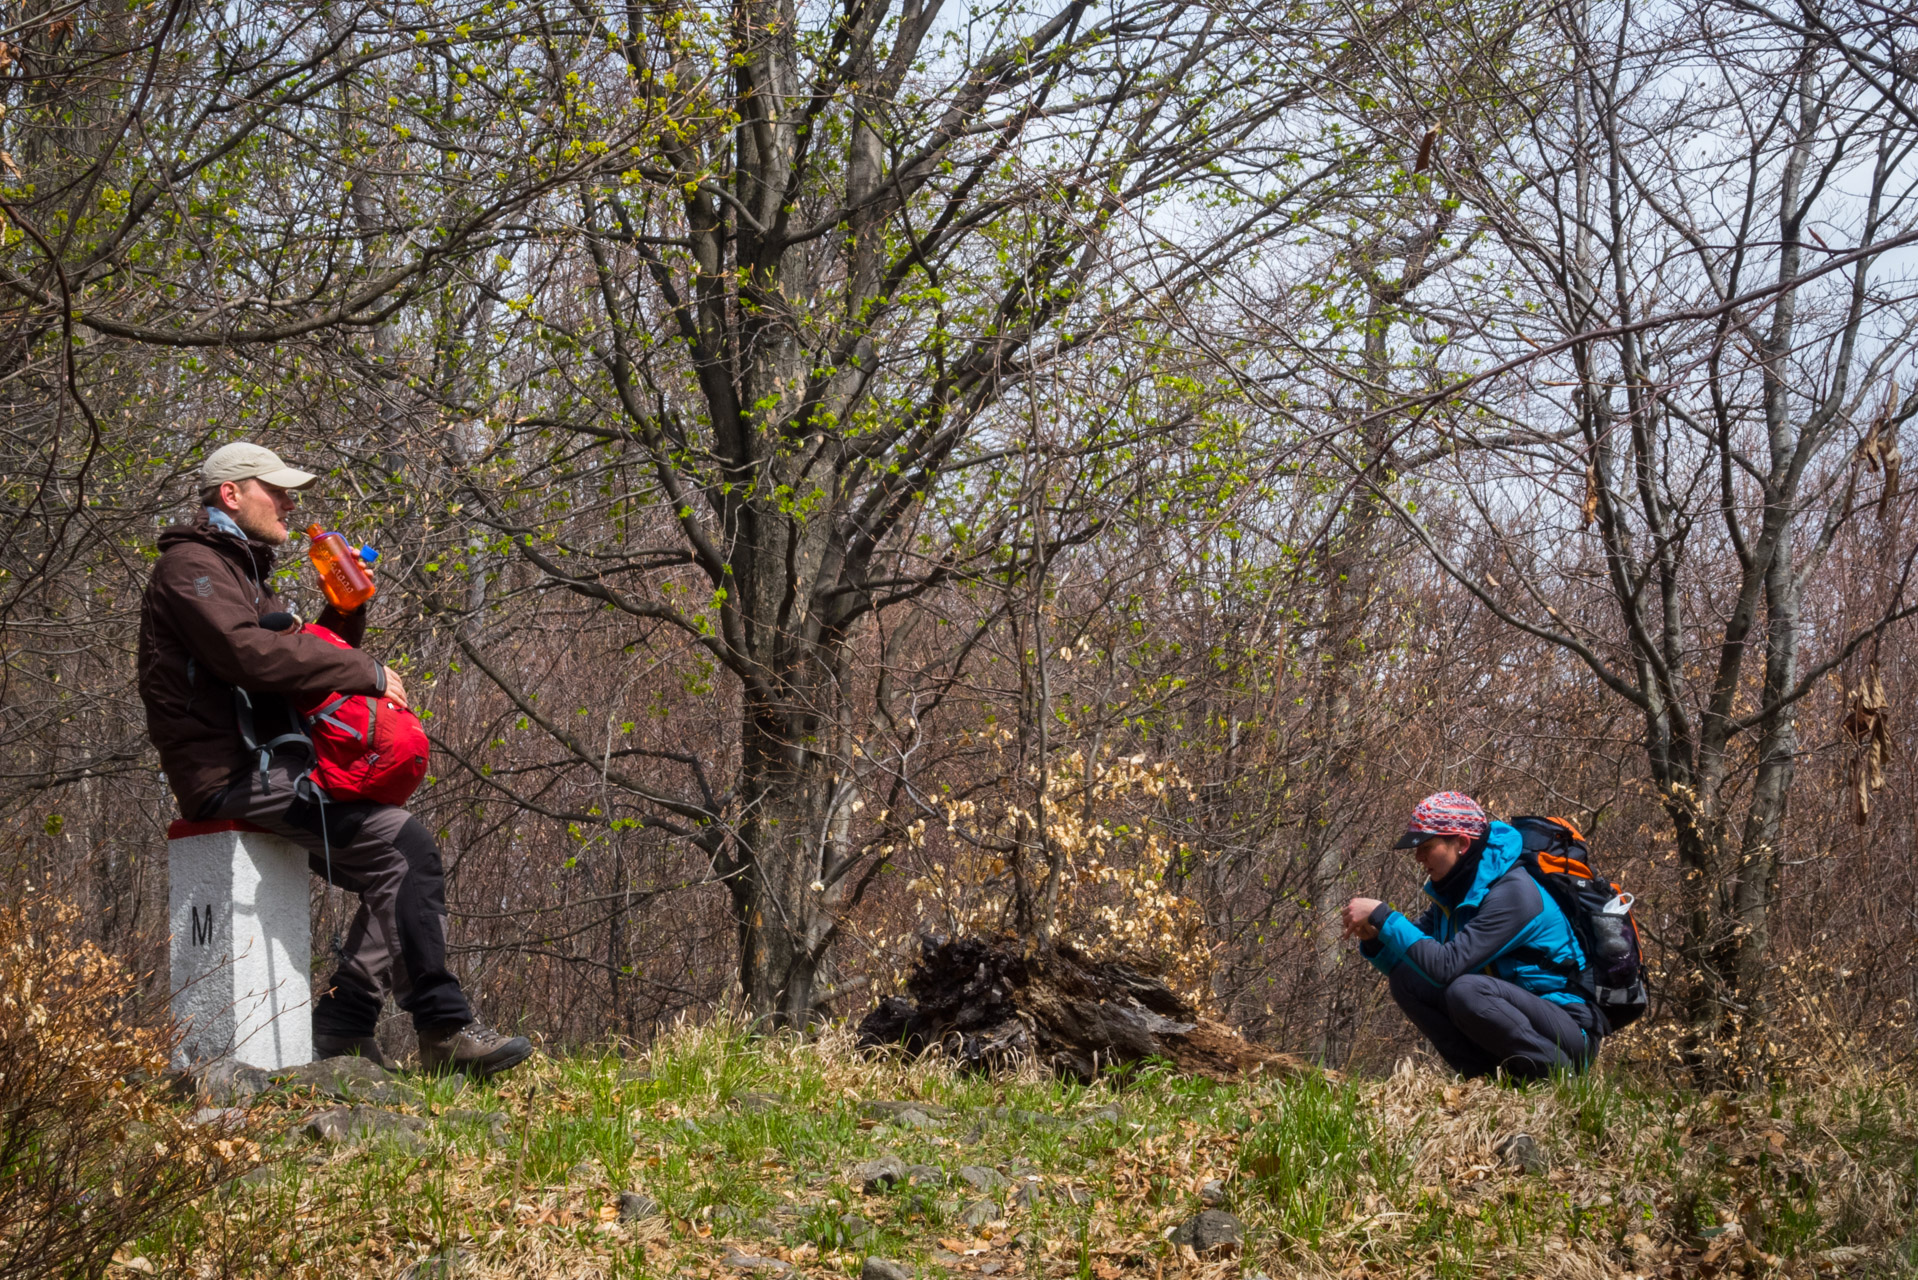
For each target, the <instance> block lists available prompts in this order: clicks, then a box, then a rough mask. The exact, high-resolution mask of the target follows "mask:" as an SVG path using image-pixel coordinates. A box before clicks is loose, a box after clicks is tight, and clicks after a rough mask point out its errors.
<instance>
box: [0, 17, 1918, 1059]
mask: <svg viewBox="0 0 1918 1280" xmlns="http://www.w3.org/2000/svg"><path fill="white" fill-rule="evenodd" d="M0 21H3V22H4V30H0V42H3V43H0V103H3V104H4V108H5V113H4V116H3V117H0V219H3V220H4V227H3V228H0V286H4V293H0V311H3V312H4V315H3V316H0V333H4V346H3V347H0V398H3V399H4V414H3V416H0V456H3V457H4V462H3V463H0V477H3V479H0V659H3V663H4V665H0V680H3V681H4V684H0V830H4V832H5V835H4V845H3V846H0V847H3V848H4V850H5V855H4V858H3V859H0V862H3V863H4V866H5V875H6V876H7V877H8V878H9V881H10V885H9V887H10V888H13V889H17V888H18V887H20V886H24V885H26V884H33V885H35V886H42V887H46V886H51V887H54V888H56V889H57V890H59V891H61V892H63V893H65V894H67V895H69V896H71V897H73V898H74V899H75V900H77V901H79V902H80V903H82V904H83V905H84V907H85V909H86V911H87V912H88V913H89V919H90V920H91V922H92V927H93V928H94V929H95V930H96V931H97V935H98V938H99V940H100V941H101V942H103V943H104V944H105V945H107V946H108V947H110V948H112V949H114V950H116V951H120V952H123V953H126V954H129V955H132V956H134V957H136V958H137V959H138V960H139V961H140V962H141V963H142V964H143V966H144V967H146V968H147V969H149V970H152V971H153V972H154V973H155V975H156V976H155V979H154V981H155V982H156V983H163V981H164V972H165V968H164V965H163V964H161V963H160V960H161V958H162V957H163V955H164V947H165V939H164V936H163V935H164V930H165V928H166V921H165V902H166V889H165V855H164V849H165V842H164V837H163V833H164V829H165V826H166V823H167V822H168V821H169V820H170V819H171V818H172V817H174V816H175V814H174V812H173V807H172V801H171V799H170V797H169V795H168V793H167V791H166V789H165V786H164V781H163V779H162V778H161V777H160V776H159V775H158V773H157V771H156V761H155V757H154V756H153V753H152V752H151V750H150V749H149V747H148V746H147V744H146V738H145V726H144V719H143V712H142V709H141V707H140V704H139V700H138V697H137V695H136V693H135V688H134V679H135V672H134V647H135V636H136V630H137V620H138V612H139V597H140V592H141V590H142V588H143V585H144V581H145V577H146V573H147V570H148V567H149V565H150V564H151V562H152V558H153V556H154V554H155V551H154V540H155V537H156V535H157V533H158V531H159V530H160V529H161V528H162V527H164V525H165V524H167V523H169V522H171V521H173V520H176V519H182V518H186V517H188V516H189V515H190V514H191V511H192V501H191V499H192V492H193V489H194V481H193V471H194V468H195V466H196V465H197V463H198V462H199V460H200V459H201V458H202V457H204V455H205V454H206V453H207V452H209V451H211V449H213V448H215V447H217V446H218V445H219V444H221V443H224V442H226V441H228V440H232V439H240V438H247V439H252V440H256V441H259V442H261V443H264V444H267V445H269V446H271V447H273V448H275V449H277V450H279V451H280V452H281V453H282V454H283V455H284V456H285V457H287V458H288V459H289V460H291V461H293V462H295V463H296V464H298V465H303V466H306V467H308V468H310V469H314V470H317V471H322V472H324V473H325V480H324V482H323V484H322V485H321V486H320V487H318V488H317V489H315V490H313V491H310V492H309V493H308V494H306V495H304V497H303V501H302V507H301V513H300V517H299V519H300V522H301V523H303V522H304V520H305V518H307V517H308V516H309V515H310V516H311V517H313V518H317V519H319V520H320V521H321V522H322V523H324V524H326V525H327V526H329V527H338V528H340V529H342V530H344V531H346V532H347V533H348V535H349V536H350V537H352V538H354V539H355V540H361V539H364V540H366V541H369V542H371V543H373V544H374V545H376V546H378V547H379V548H380V549H381V550H382V552H383V553H384V554H383V558H382V560H381V564H380V582H381V594H380V597H379V599H378V600H377V601H376V602H375V603H374V605H373V606H372V608H373V622H372V628H371V630H370V632H369V638H368V642H367V643H368V647H369V648H371V649H372V650H373V651H374V652H376V653H377V654H378V655H379V656H381V657H382V658H383V659H385V660H386V661H389V662H391V663H393V664H394V665H395V666H397V667H399V668H400V669H401V670H402V671H403V672H404V673H405V674H406V678H407V681H408V685H409V688H410V689H412V690H413V691H414V692H415V695H416V700H417V702H418V704H419V705H421V706H422V707H423V708H424V713H425V714H426V715H428V716H429V719H428V721H427V724H428V728H429V731H430V732H431V733H432V734H433V737H434V744H435V765H434V769H433V773H434V776H433V777H432V778H431V779H430V780H429V784H428V785H427V786H426V787H425V788H424V789H423V790H422V791H421V792H420V794H419V795H418V796H417V797H416V801H415V806H414V807H415V808H416V810H417V811H418V812H420V813H421V814H422V815H423V816H424V817H425V818H426V819H427V820H428V821H429V822H430V823H432V824H433V825H434V826H435V827H436V828H437V830H438V831H439V833H440V836H441V840H442V843H443V845H444V847H445V849H446V852H447V870H448V882H449V898H450V905H451V911H452V921H451V936H452V941H453V944H454V951H455V955H456V963H457V966H458V968H459V970H460V972H461V973H462V975H463V977H464V979H465V980H466V982H467V983H468V986H469V989H470V990H471V991H472V992H473V993H474V994H475V995H476V996H477V998H478V1000H479V1002H480V1004H481V1006H482V1008H483V1011H484V1012H485V1013H486V1014H487V1015H488V1016H489V1018H490V1019H492V1020H494V1021H496V1022H498V1023H501V1024H504V1025H509V1026H520V1025H524V1026H526V1027H529V1028H535V1029H538V1030H540V1031H542V1032H544V1033H545V1035H546V1036H548V1037H549V1038H550V1039H551V1040H553V1041H555V1042H588V1041H595V1040H600V1039H603V1038H605V1037H607V1036H609V1035H619V1036H626V1037H631V1038H635V1039H644V1038H645V1037H647V1036H649V1035H650V1034H651V1033H652V1032H653V1030H654V1029H655V1028H656V1027H658V1026H659V1025H661V1024H662V1023H663V1022H665V1021H668V1020H671V1019H673V1018H675V1017H677V1016H679V1015H681V1014H699V1013H702V1012H703V1011H706V1010H709V1009H711V1008H713V1007H714V1006H715V1005H719V1004H724V1003H727V1002H731V1001H736V1002H739V1003H740V1004H741V1005H742V1006H743V1007H744V1008H746V1009H747V1010H749V1011H751V1012H752V1013H755V1014H759V1015H764V1016H765V1017H767V1018H768V1019H769V1020H771V1021H772V1022H773V1023H778V1024H784V1025H801V1024H805V1023H807V1022H809V1021H810V1020H812V1019H814V1018H818V1017H845V1016H857V1015H858V1014H860V1013H861V1012H863V1011H864V1010H865V1009H866V1008H868V1007H869V1006H870V1005H871V1003H872V1001H873V1000H874V999H875V998H876V997H877V996H878V995H881V994H885V993H888V992H890V991H892V990H893V989H894V985H895V983H896V982H897V981H898V980H899V978H900V977H901V975H902V974H903V973H904V971H905V969H906V968H907V967H908V966H909V965H910V963H911V961H912V957H913V955H914V954H915V951H916V948H917V945H918V940H919V939H920V938H922V937H924V936H928V935H937V936H947V935H950V934H952V933H954V932H960V931H1000V930H1005V931H1012V932H1015V933H1018V934H1021V935H1023V936H1025V937H1026V938H1027V939H1029V940H1031V941H1032V942H1033V943H1034V944H1043V943H1044V942H1046V941H1048V940H1056V939H1061V938H1070V939H1071V940H1073V941H1075V942H1079V943H1081V944H1082V945H1086V946H1088V947H1091V948H1093V949H1094V950H1096V951H1099V952H1100V953H1102V954H1107V955H1111V956H1113V957H1116V958H1122V959H1129V960H1133V961H1136V962H1141V963H1145V964H1149V965H1152V966H1155V967H1158V968H1161V969H1163V970H1165V971H1167V972H1169V973H1170V974H1172V975H1173V976H1174V978H1175V980H1176V981H1177V982H1178V983H1179V984H1180V985H1181V986H1182V987H1183V988H1184V989H1187V990H1191V991H1194V992H1197V993H1199V994H1201V995H1202V997H1203V998H1204V1000H1205V1001H1206V1002H1207V1003H1209V1004H1210V1005H1211V1006H1212V1007H1213V1008H1215V1009H1216V1010H1217V1011H1218V1012H1219V1013H1220V1014H1221V1015H1222V1016H1224V1017H1225V1018H1227V1019H1229V1020H1231V1021H1233V1022H1236V1023H1238V1024H1239V1025H1241V1026H1243V1027H1245V1028H1246V1029H1247V1031H1248V1032H1249V1033H1250V1034H1252V1035H1254V1036H1257V1037H1260V1038H1262V1039H1265V1040H1267V1041H1269V1042H1271V1043H1273V1044H1275V1045H1277V1046H1278V1047H1281V1048H1285V1049H1289V1050H1294V1051H1299V1052H1304V1053H1309V1054H1318V1055H1323V1056H1324V1057H1325V1058H1326V1059H1328V1060H1329V1061H1331V1062H1333V1063H1338V1064H1345V1063H1354V1064H1359V1065H1366V1064H1377V1063H1381V1062H1386V1061H1389V1060H1390V1058H1391V1057H1392V1056H1393V1055H1395V1054H1397V1053H1400V1052H1402V1051H1403V1050H1404V1049H1405V1048H1406V1047H1407V1044H1408V1040H1407V1034H1406V1029H1405V1028H1404V1027H1402V1026H1401V1025H1400V1023H1399V1021H1398V1020H1397V1019H1396V1018H1393V1017H1386V1016H1381V1001H1382V999H1383V992H1382V984H1381V983H1380V982H1379V981H1378V980H1377V978H1376V975H1374V974H1372V973H1371V971H1370V970H1369V968H1367V967H1366V966H1364V965H1363V964H1362V963H1360V962H1359V961H1358V960H1357V958H1356V956H1355V955H1354V954H1353V953H1352V952H1351V950H1350V949H1349V947H1348V946H1345V945H1342V944H1341V943H1340V942H1339V941H1338V937H1337V933H1338V930H1337V925H1336V920H1335V916H1336V912H1337V909H1338V907H1339V906H1340V905H1341V904H1342V903H1343V901H1344V900H1345V898H1346V897H1348V896H1350V895H1351V894H1353V893H1361V892H1362V893H1368V894H1371V893H1378V894H1383V895H1384V896H1387V897H1390V898H1391V899H1393V900H1394V901H1395V902H1396V903H1398V904H1399V905H1401V906H1413V905H1414V904H1415V903H1416V902H1417V900H1418V890H1417V881H1416V878H1415V874H1414V873H1415V868H1414V867H1413V866H1412V864H1411V863H1410V860H1409V859H1408V858H1407V857H1406V856H1405V855H1403V854H1393V853H1389V852H1387V851H1386V850H1387V849H1388V847H1389V845H1390V844H1391V842H1392V840H1393V839H1394V838H1395V837H1396V835H1397V834H1398V832H1399V831H1400V830H1401V829H1402V824H1403V822H1404V818H1405V815H1406V814H1407V813H1408V812H1409V809H1410V806H1411V805H1412V804H1413V803H1414V802H1416V801H1417V799H1418V798H1419V797H1420V796H1422V795H1424V794H1426V793H1428V792H1430V791H1434V790H1438V789H1441V788H1456V789H1459V790H1464V791H1467V792H1470V793H1471V794H1473V795H1475V796H1476V797H1478V798H1479V799H1480V800H1481V801H1482V802H1483V803H1484V804H1485V805H1486V806H1487V807H1488V808H1489V809H1491V810H1492V811H1493V812H1494V813H1496V814H1512V813H1518V812H1551V813H1556V814H1563V815H1565V816H1568V817H1570V818H1572V819H1574V820H1575V821H1576V822H1577V823H1578V824H1579V825H1580V826H1582V827H1583V828H1584V829H1585V830H1586V831H1587V832H1588V833H1590V835H1591V836H1592V839H1593V845H1594V848H1595V851H1596V855H1597V858H1598V860H1599V862H1600V864H1601V866H1602V867H1603V868H1604V869H1605V870H1607V871H1608V872H1609V873H1610V874H1611V875H1612V876H1613V877H1614V878H1615V879H1619V880H1621V881H1622V882H1623V883H1624V885H1625V886H1626V887H1627V888H1629V889H1630V890H1632V891H1633V892H1634V893H1635V894H1637V896H1638V899H1639V904H1640V905H1639V915H1640V919H1641V922H1642V925H1643V927H1644V929H1645V931H1646V934H1647V936H1648V940H1649V943H1650V954H1651V957H1652V960H1653V963H1654V965H1655V968H1656V973H1657V979H1658V981H1657V991H1658V997H1659V1004H1658V1007H1657V1009H1656V1011H1655V1013H1656V1017H1655V1020H1654V1025H1652V1026H1649V1027H1647V1028H1645V1029H1643V1030H1635V1031H1634V1032H1632V1033H1631V1036H1630V1037H1629V1038H1628V1039H1623V1040H1621V1042H1620V1045H1619V1047H1618V1048H1617V1049H1616V1050H1615V1052H1619V1053H1634V1054H1640V1055H1645V1056H1654V1057H1659V1058H1668V1057H1674V1056H1676V1057H1678V1058H1682V1059H1685V1060H1688V1061H1691V1062H1693V1063H1710V1064H1718V1065H1724V1066H1728V1067H1730V1068H1731V1069H1733V1070H1736V1071H1738V1072H1749V1071H1778V1070H1786V1069H1790V1068H1792V1067H1794V1066H1816V1064H1818V1063H1819V1062H1825V1061H1829V1060H1831V1058H1832V1056H1833V1055H1835V1054H1865V1055H1870V1056H1874V1057H1908V1056H1909V1055H1910V1053H1911V1052H1912V1044H1913V1041H1912V1032H1911V1022H1912V1016H1913V1011H1914V1003H1915V1002H1918V946H1914V937H1915V936H1918V870H1915V869H1914V866H1915V863H1918V830H1914V815H1913V805H1912V801H1911V796H1912V776H1911V759H1912V752H1911V748H1912V745H1913V744H1912V723H1911V721H1912V717H1911V715H1910V714H1909V712H1908V708H1910V707H1911V706H1912V698H1913V695H1914V693H1918V688H1914V682H1915V681H1918V671H1914V668H1913V663H1912V650H1911V626H1910V624H1909V623H1908V622H1907V621H1906V619H1907V618H1908V617H1909V615H1910V614H1911V613H1912V612H1913V611H1914V610H1915V609H1918V596H1915V595H1914V593H1913V591H1912V584H1911V583H1910V577H1911V573H1912V569H1913V563H1914V558H1915V557H1918V511H1915V510H1914V503H1913V500H1912V495H1911V493H1910V492H1909V489H1908V488H1907V487H1906V486H1904V485H1903V484H1902V483H1901V478H1900V464H1901V461H1902V454H1901V448H1900V441H1901V438H1902V435H1903V433H1904V431H1905V424H1906V423H1907V421H1908V420H1909V419H1910V417H1911V416H1912V414H1913V413H1914V412H1918V371H1915V370H1913V369H1912V368H1910V367H1908V366H1909V365H1910V361H1909V360H1908V356H1909V355H1910V354H1911V352H1912V347H1913V326H1914V324H1915V323H1918V305H1915V303H1918V297H1915V294H1914V287H1913V278H1912V277H1913V271H1912V264H1913V262H1914V261H1915V260H1918V259H1914V254H1913V249H1914V242H1918V202H1914V200H1913V195H1912V183H1913V181H1914V179H1918V164H1914V162H1913V156H1912V147H1913V143H1914V141H1918V84H1915V83H1914V76H1915V75H1918V48H1914V37H1913V35H1912V32H1913V31H1914V30H1918V28H1914V27H1913V26H1912V25H1911V24H1910V23H1909V22H1908V21H1906V20H1905V19H1904V18H1900V17H1899V16H1898V14H1897V12H1896V11H1895V8H1893V7H1885V6H1880V5H1877V4H1874V3H1868V2H1866V0H1850V2H1848V3H1814V2H1813V0H1799V3H1797V4H1796V5H1785V6H1782V7H1777V8H1768V7H1766V6H1765V5H1762V4H1757V3H1750V2H1748V0H1679V2H1677V3H1672V4H1666V5H1661V6H1656V7H1651V8H1647V7H1643V6H1636V7H1635V6H1628V5H1623V4H1617V3H1609V4H1607V3H1588V2H1577V3H1562V4H1549V5H1537V4H1518V3H1508V2H1504V0H1450V2H1447V3H1438V4H1433V3H1421V4H1384V5H1310V6H1308V5H1296V6H1270V5H1261V6H1238V5H1236V4H1232V3H1224V2H1214V3H1207V4H1179V3H1170V2H1169V0H1114V2H1113V3H1108V4H1105V5H1092V4H1088V3H1078V2H1075V0H1053V2H1051V3H1048V4H1043V5H1038V6H997V7H993V6H975V7H972V8H968V9H963V10H961V9H954V8H951V7H949V6H945V5H943V4H942V3H940V2H939V0H904V2H903V3H892V2H891V0H865V2H860V0H851V2H841V3H830V4H815V5H806V6H798V5H794V4H790V3H783V2H782V0H751V2H741V3H735V4H731V5H727V4H720V3H668V2H666V0H652V2H649V3H646V4H629V5H624V6H596V5H594V4H592V3H590V2H589V0H573V2H571V3H563V2H561V0H530V2H529V0H494V2H492V3H474V2H472V0H454V2H453V3H413V2H411V0H408V2H404V3H398V4H371V3H357V2H354V0H347V2H337V3H320V4H292V3H284V2H282V0H246V3H242V4H235V5H228V6H199V5H194V4H191V3H187V2H186V0H157V2H155V3H149V4H139V5H133V4H126V3H112V2H101V0H27V2H26V3H18V2H15V3H10V4H8V5H7V7H6V9H5V11H4V19H3V20H0ZM302 563H303V557H301V556H300V555H299V546H298V544H297V543H296V544H294V545H292V546H290V547H289V548H288V550H287V552H286V553H284V554H283V556H282V566H283V573H282V579H281V584H282V587H283V589H284V590H286V591H287V592H288V593H290V595H291V597H292V598H293V599H294V600H295V601H296V602H297V603H298V604H299V605H301V606H303V608H304V609H305V610H306V611H307V612H312V611H314V609H315V607H316V605H317V593H316V588H315V586H314V583H313V579H312V576H311V574H310V572H309V571H307V570H305V569H304V568H302ZM345 906H346V904H345V902H344V901H343V899H342V897H341V895H339V894H338V893H337V892H334V893H327V894H324V895H322V894H319V893H316V896H315V912H316V932H315V938H316V944H323V943H324V940H325V939H327V938H329V937H330V936H332V935H333V933H334V931H335V930H337V929H339V928H341V927H343V924H344V921H345V918H346V916H345ZM316 949H317V945H316ZM324 961H325V957H324V956H320V955H316V963H323V962H324ZM157 990H158V988H157V987H155V988H154V989H153V990H150V991H149V992H147V993H144V994H145V995H147V996H151V995H153V994H154V991H157Z"/></svg>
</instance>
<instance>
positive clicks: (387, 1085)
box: [272, 1054, 415, 1106]
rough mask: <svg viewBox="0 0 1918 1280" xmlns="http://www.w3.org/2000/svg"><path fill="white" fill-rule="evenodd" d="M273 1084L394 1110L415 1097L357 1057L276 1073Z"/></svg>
mask: <svg viewBox="0 0 1918 1280" xmlns="http://www.w3.org/2000/svg"><path fill="white" fill-rule="evenodd" d="M272 1081H273V1083H274V1085H276V1086H277V1087H279V1088H282V1089H312V1090H315V1091H317V1092H319V1093H323V1094H325V1095H326V1096H327V1097H329V1098H338V1099H340V1100H341V1101H343V1102H346V1101H351V1102H377V1103H382V1104H385V1105H388V1106H391V1105H393V1104H395V1103H400V1102H406V1101H409V1100H411V1099H412V1098H413V1097H414V1096H415V1093H414V1090H413V1089H411V1088H410V1087H408V1086H406V1085H403V1084H400V1083H399V1082H398V1081H396V1080H395V1079H394V1078H393V1076H392V1074H391V1073H389V1072H388V1071H387V1070H386V1069H385V1068H384V1067H382V1066H380V1065H379V1064H378V1063H376V1062H369V1061H368V1060H367V1059H365V1058H362V1057H359V1056H358V1055H357V1054H343V1055H342V1056H340V1057H337V1058H321V1059H320V1060H319V1061H318V1062H309V1063H307V1064H306V1065H305V1066H300V1067H292V1068H289V1069H288V1070H285V1071H276V1072H274V1073H273V1075H272Z"/></svg>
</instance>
